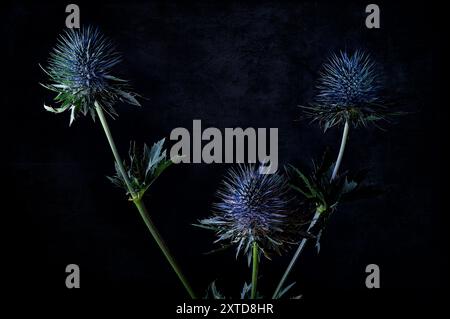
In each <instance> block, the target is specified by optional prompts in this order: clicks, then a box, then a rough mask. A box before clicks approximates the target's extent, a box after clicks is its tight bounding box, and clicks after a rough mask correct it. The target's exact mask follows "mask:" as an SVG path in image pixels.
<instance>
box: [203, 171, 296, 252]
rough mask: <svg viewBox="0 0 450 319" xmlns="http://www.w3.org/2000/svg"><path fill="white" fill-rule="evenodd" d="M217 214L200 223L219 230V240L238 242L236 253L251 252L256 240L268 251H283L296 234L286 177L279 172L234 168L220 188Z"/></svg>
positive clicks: (263, 249)
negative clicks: (268, 172)
mask: <svg viewBox="0 0 450 319" xmlns="http://www.w3.org/2000/svg"><path fill="white" fill-rule="evenodd" d="M217 196H218V198H219V201H218V202H216V203H215V204H214V206H213V207H214V215H213V216H212V217H210V218H207V219H203V220H200V226H203V227H205V228H208V229H212V230H214V231H215V232H216V234H217V236H218V239H217V240H216V242H221V241H230V242H231V243H232V244H237V251H236V256H237V255H238V254H239V253H240V252H242V251H243V252H244V254H247V256H250V255H251V246H252V244H253V242H256V243H257V244H258V246H259V248H260V249H261V251H262V252H263V253H264V255H265V256H266V257H268V256H269V255H268V251H275V252H277V253H280V252H281V251H282V250H284V248H285V246H286V244H289V243H291V241H290V239H291V238H292V236H293V234H294V228H295V226H296V222H295V220H294V218H295V217H294V216H295V214H294V210H293V209H292V207H293V205H291V204H292V203H291V201H292V197H290V195H289V187H288V184H287V181H286V179H285V178H284V177H283V176H281V175H278V174H261V173H260V172H259V170H258V169H257V168H255V167H253V166H239V167H238V168H237V169H231V170H230V171H229V172H228V174H227V176H226V177H225V179H224V181H223V183H222V187H221V188H220V189H219V190H218V192H217Z"/></svg>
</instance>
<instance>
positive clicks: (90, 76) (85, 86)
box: [43, 27, 140, 124]
mask: <svg viewBox="0 0 450 319" xmlns="http://www.w3.org/2000/svg"><path fill="white" fill-rule="evenodd" d="M120 61H121V58H120V55H119V54H118V53H117V52H116V51H115V48H114V46H113V44H112V43H111V42H110V41H109V40H108V39H107V38H105V37H104V36H103V35H102V34H101V33H100V32H99V31H98V29H96V28H92V27H87V28H83V29H68V30H66V31H64V33H63V34H61V35H60V37H59V39H58V42H57V44H56V46H55V48H54V49H53V52H52V53H51V54H50V58H49V60H48V66H47V68H43V70H44V72H45V73H46V74H47V75H48V76H49V80H50V83H49V84H43V86H44V87H45V88H47V89H49V90H51V91H54V92H56V93H57V95H56V97H55V98H54V100H55V101H56V102H57V103H59V104H60V106H59V107H51V106H47V105H44V107H45V109H46V110H47V111H50V112H53V113H61V112H64V111H66V110H67V109H70V111H71V115H70V124H72V122H73V121H74V120H75V118H76V117H77V116H79V114H80V113H81V114H83V115H86V114H87V113H89V114H90V115H91V116H92V119H94V120H95V114H96V112H95V103H97V104H99V105H100V106H101V107H102V108H103V109H104V110H105V111H106V112H107V113H109V114H110V115H117V113H116V112H115V110H114V108H113V105H114V104H115V103H116V102H117V101H122V102H126V103H129V104H132V105H140V104H139V102H138V101H137V100H136V98H135V96H136V94H135V93H132V92H130V91H129V85H128V83H127V81H125V80H122V79H119V78H117V77H115V76H113V75H111V74H110V73H111V70H112V68H113V67H114V66H115V65H116V64H118V63H119V62H120Z"/></svg>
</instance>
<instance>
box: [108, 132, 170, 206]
mask: <svg viewBox="0 0 450 319" xmlns="http://www.w3.org/2000/svg"><path fill="white" fill-rule="evenodd" d="M163 144H164V139H161V140H160V141H158V142H156V143H155V144H153V146H152V147H151V148H149V147H148V146H147V144H144V147H143V148H139V147H137V146H136V143H135V142H131V145H130V150H129V152H128V155H129V162H126V161H124V163H123V165H124V167H125V169H126V173H127V175H128V179H129V181H130V183H131V186H132V188H133V190H134V192H135V193H136V194H137V195H136V196H137V197H138V198H141V197H142V196H143V195H144V193H145V192H146V191H147V189H148V188H149V187H150V186H151V185H152V184H153V182H154V181H155V180H156V179H157V178H158V176H159V175H160V174H161V173H162V172H163V171H164V170H165V169H166V168H167V167H169V166H170V165H171V164H172V161H171V160H170V159H167V157H166V150H163V148H162V147H163ZM115 164H116V165H115V166H116V174H115V175H114V176H112V177H108V178H109V180H110V181H111V182H112V183H113V184H114V185H116V186H118V187H121V188H123V189H125V190H126V192H127V194H128V195H131V194H130V192H129V190H128V188H127V185H126V182H125V181H124V179H123V177H122V174H121V172H120V168H119V166H118V165H117V162H116V163H115Z"/></svg>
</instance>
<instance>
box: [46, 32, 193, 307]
mask: <svg viewBox="0 0 450 319" xmlns="http://www.w3.org/2000/svg"><path fill="white" fill-rule="evenodd" d="M119 61H120V57H119V55H118V54H117V52H116V51H115V50H114V47H113V45H112V44H111V42H110V41H109V40H107V39H106V38H105V37H103V35H101V34H100V32H99V31H98V30H97V29H94V28H90V27H88V28H84V29H82V30H78V29H70V30H68V31H66V32H65V33H64V34H63V35H61V36H60V38H59V41H58V44H57V45H56V47H55V48H54V49H53V52H52V53H51V55H50V59H49V62H48V64H49V65H48V67H47V69H44V68H43V70H44V72H46V74H47V75H48V76H49V77H50V81H51V82H50V83H49V84H44V85H43V86H44V87H46V88H47V89H49V90H51V91H54V92H56V93H57V95H56V97H55V101H56V102H58V103H60V106H58V107H50V106H46V105H44V107H45V109H46V110H48V111H50V112H53V113H61V112H64V111H66V110H67V109H70V111H71V115H70V124H72V122H73V121H74V119H75V118H76V117H77V116H78V115H79V114H80V113H81V114H83V115H87V114H88V113H89V114H90V115H91V116H92V119H94V120H95V117H96V116H98V118H99V120H100V124H101V125H102V127H103V131H104V133H105V136H106V138H107V140H108V144H109V146H110V148H111V151H112V153H113V156H114V160H115V165H116V173H117V175H116V176H114V177H111V178H110V179H111V180H112V181H113V182H114V183H115V184H116V185H119V186H123V187H125V189H126V191H127V194H129V195H130V200H131V201H132V202H133V204H134V205H135V206H136V208H137V210H138V211H139V214H140V215H141V217H142V219H143V221H144V223H145V225H146V226H147V228H148V230H149V232H150V234H151V235H152V237H153V239H154V240H155V242H156V244H157V245H158V247H159V249H160V250H161V252H162V253H163V254H164V256H165V258H166V260H167V262H168V263H169V264H170V266H171V267H172V269H173V271H174V272H175V273H176V275H177V276H178V278H179V280H180V281H181V283H182V284H183V286H184V288H185V289H186V291H187V292H188V294H189V296H190V297H191V298H193V299H195V298H196V295H195V293H194V291H193V289H192V288H191V286H190V284H189V282H188V281H187V279H186V277H185V276H184V274H183V272H182V271H181V269H180V267H179V265H178V263H177V262H176V260H175V258H174V257H173V255H172V254H171V252H170V251H169V248H168V247H167V244H166V243H165V241H164V240H163V238H162V236H161V234H160V233H159V232H158V229H157V228H156V226H155V224H154V223H153V221H152V218H151V216H150V214H149V212H148V210H147V208H146V206H145V203H144V202H143V200H142V196H143V194H144V193H145V191H146V190H147V189H148V187H149V186H150V185H151V184H152V183H153V181H154V180H155V179H156V178H157V177H158V176H159V174H161V172H162V171H163V170H164V169H165V168H167V166H168V165H169V164H170V162H171V161H167V160H166V155H165V151H162V144H163V142H164V140H161V141H160V142H158V143H157V144H155V145H154V146H153V147H152V149H150V150H148V148H147V147H146V146H144V150H143V152H142V153H140V155H138V154H137V152H136V148H135V146H134V144H133V148H132V150H131V151H130V155H131V159H130V162H131V163H130V167H129V168H127V169H126V168H125V165H124V162H123V161H122V159H121V157H120V154H119V151H118V150H117V146H116V143H115V141H114V138H113V136H112V134H111V130H110V128H109V125H108V121H107V120H106V116H105V112H106V113H108V114H110V115H111V116H113V115H115V114H116V112H115V110H114V108H113V105H114V104H115V102H117V101H123V102H127V103H129V104H133V105H139V102H138V101H137V100H136V98H135V96H136V94H135V93H132V92H130V91H129V86H128V84H127V82H126V81H124V80H122V79H119V78H117V77H115V76H113V75H111V74H110V72H111V70H112V68H113V67H114V66H115V65H116V64H117V63H119Z"/></svg>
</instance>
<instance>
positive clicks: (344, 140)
mask: <svg viewBox="0 0 450 319" xmlns="http://www.w3.org/2000/svg"><path fill="white" fill-rule="evenodd" d="M348 131H349V124H348V121H345V124H344V131H343V132H342V140H341V146H340V148H339V154H338V157H337V159H336V163H335V164H334V169H333V173H332V175H331V180H330V182H332V181H333V180H334V179H335V178H336V175H337V173H338V171H339V167H340V166H341V163H342V158H343V156H344V151H345V145H346V144H347V139H348ZM321 212H322V211H320V210H316V213H315V214H314V217H313V219H312V221H311V224H310V225H309V227H308V230H307V232H309V231H310V230H311V229H312V228H313V227H314V225H315V224H316V222H317V220H318V219H319V218H320V214H321ZM307 241H308V238H306V237H305V238H303V239H302V240H301V242H300V244H299V245H298V247H297V250H296V251H295V254H294V256H293V257H292V259H291V261H290V263H289V265H288V266H287V268H286V270H285V272H284V274H283V277H281V280H280V282H279V284H278V286H277V288H276V289H275V292H274V293H273V295H272V299H277V298H278V295H279V293H280V291H281V289H282V288H283V286H284V283H285V281H286V279H287V277H288V276H289V273H290V272H291V270H292V268H293V267H294V265H295V263H296V262H297V259H298V257H299V256H300V254H301V253H302V251H303V248H304V247H305V245H306V242H307Z"/></svg>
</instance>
